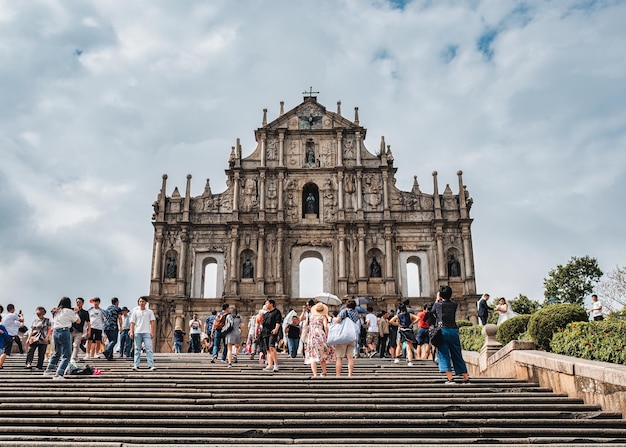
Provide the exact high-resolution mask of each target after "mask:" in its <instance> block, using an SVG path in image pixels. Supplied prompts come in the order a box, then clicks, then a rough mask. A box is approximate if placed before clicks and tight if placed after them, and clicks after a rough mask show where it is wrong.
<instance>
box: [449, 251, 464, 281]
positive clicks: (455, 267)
mask: <svg viewBox="0 0 626 447" xmlns="http://www.w3.org/2000/svg"><path fill="white" fill-rule="evenodd" d="M448 276H461V263H460V262H459V260H458V259H457V258H455V257H454V255H450V258H449V259H448Z"/></svg>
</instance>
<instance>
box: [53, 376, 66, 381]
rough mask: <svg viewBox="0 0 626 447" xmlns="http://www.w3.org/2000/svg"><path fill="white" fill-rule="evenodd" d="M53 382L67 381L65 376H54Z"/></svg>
mask: <svg viewBox="0 0 626 447" xmlns="http://www.w3.org/2000/svg"><path fill="white" fill-rule="evenodd" d="M52 380H66V379H65V377H64V376H54V377H53V378H52Z"/></svg>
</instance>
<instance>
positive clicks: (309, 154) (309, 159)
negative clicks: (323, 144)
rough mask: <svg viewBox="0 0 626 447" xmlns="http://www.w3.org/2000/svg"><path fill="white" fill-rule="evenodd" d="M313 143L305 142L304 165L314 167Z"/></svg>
mask: <svg viewBox="0 0 626 447" xmlns="http://www.w3.org/2000/svg"><path fill="white" fill-rule="evenodd" d="M313 145H314V143H313V141H311V140H309V141H307V142H306V164H307V165H308V166H315V150H314V149H313Z"/></svg>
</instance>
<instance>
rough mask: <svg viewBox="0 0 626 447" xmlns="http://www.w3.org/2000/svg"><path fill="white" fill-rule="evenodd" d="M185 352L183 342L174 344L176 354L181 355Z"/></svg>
mask: <svg viewBox="0 0 626 447" xmlns="http://www.w3.org/2000/svg"><path fill="white" fill-rule="evenodd" d="M182 351H183V342H182V341H175V342H174V352H175V353H176V354H180V353H181V352H182Z"/></svg>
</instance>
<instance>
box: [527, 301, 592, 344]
mask: <svg viewBox="0 0 626 447" xmlns="http://www.w3.org/2000/svg"><path fill="white" fill-rule="evenodd" d="M575 321H587V312H585V309H583V308H582V307H580V306H579V305H577V304H553V305H551V306H546V307H544V308H543V309H541V310H539V311H537V312H535V313H534V314H533V315H532V316H531V317H530V321H529V322H528V333H529V334H530V336H531V337H532V339H533V341H534V342H535V343H536V344H537V348H539V349H543V350H544V351H550V341H551V340H552V336H553V335H554V334H555V333H556V332H557V331H558V329H559V328H560V329H564V328H565V326H567V324H568V323H573V322H575Z"/></svg>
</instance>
